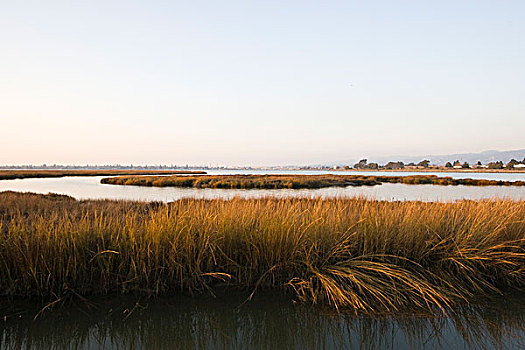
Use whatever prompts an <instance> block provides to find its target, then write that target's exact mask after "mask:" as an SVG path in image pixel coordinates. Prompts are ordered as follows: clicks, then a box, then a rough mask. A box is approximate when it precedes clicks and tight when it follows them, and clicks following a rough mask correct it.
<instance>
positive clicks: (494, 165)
mask: <svg viewBox="0 0 525 350" xmlns="http://www.w3.org/2000/svg"><path fill="white" fill-rule="evenodd" d="M518 164H524V165H525V158H523V160H522V161H521V162H520V161H517V160H516V159H511V160H510V161H509V162H508V163H507V164H505V163H503V162H502V161H495V162H489V163H488V164H487V165H486V166H485V168H488V169H513V168H514V167H515V166H516V165H518ZM430 166H431V164H430V161H429V160H428V159H424V160H422V161H420V162H419V163H417V164H416V163H413V162H411V163H408V164H404V163H403V162H401V161H398V162H393V161H391V162H388V163H386V164H384V165H379V164H378V163H368V159H366V158H363V159H361V160H360V161H359V162H357V163H355V164H354V166H353V168H354V169H371V170H374V169H404V168H405V167H418V168H429V167H430ZM481 167H483V164H482V163H481V161H478V162H476V164H475V165H474V166H473V168H481ZM344 168H346V169H350V168H351V167H349V166H346V167H344ZM445 168H456V169H470V168H472V167H471V165H470V164H469V163H468V162H463V163H461V162H460V161H459V159H457V160H455V161H453V162H447V163H446V164H445Z"/></svg>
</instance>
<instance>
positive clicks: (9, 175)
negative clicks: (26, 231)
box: [0, 170, 206, 180]
mask: <svg viewBox="0 0 525 350" xmlns="http://www.w3.org/2000/svg"><path fill="white" fill-rule="evenodd" d="M161 174H165V175H171V174H206V172H204V171H185V170H0V180H12V179H28V178H42V177H64V176H111V175H161Z"/></svg>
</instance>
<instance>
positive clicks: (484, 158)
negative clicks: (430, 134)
mask: <svg viewBox="0 0 525 350" xmlns="http://www.w3.org/2000/svg"><path fill="white" fill-rule="evenodd" d="M363 158H367V157H363ZM523 158H525V149H518V150H513V151H495V150H490V151H484V152H479V153H456V154H442V155H426V156H425V155H423V156H389V157H370V158H368V162H369V163H370V162H375V163H379V164H385V163H387V162H389V161H402V162H404V163H405V164H406V163H410V162H414V163H416V164H417V162H419V161H421V160H423V159H428V160H430V163H431V164H436V165H445V164H446V162H453V161H455V160H459V161H460V162H462V163H463V162H468V163H471V164H473V163H476V162H478V161H481V163H483V164H487V163H489V162H494V161H497V160H501V161H503V162H504V163H506V162H508V161H510V160H511V159H516V160H518V161H522V160H523ZM357 161H358V159H355V160H351V161H348V162H345V163H343V164H344V165H353V164H355V163H356V162H357Z"/></svg>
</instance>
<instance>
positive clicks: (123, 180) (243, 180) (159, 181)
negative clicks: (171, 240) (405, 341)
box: [101, 175, 525, 189]
mask: <svg viewBox="0 0 525 350" xmlns="http://www.w3.org/2000/svg"><path fill="white" fill-rule="evenodd" d="M101 182H102V183H103V184H111V185H132V186H155V187H197V188H229V189H232V188H245V189H251V188H263V189H279V188H324V187H346V186H374V185H380V184H381V183H384V182H388V183H402V184H407V185H423V184H431V185H445V186H446V185H466V186H525V181H499V180H481V179H480V180H478V179H453V178H451V177H437V176H436V175H415V176H367V175H206V176H202V175H199V176H177V175H174V176H119V177H112V178H105V179H102V180H101Z"/></svg>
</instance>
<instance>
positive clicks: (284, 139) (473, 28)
mask: <svg viewBox="0 0 525 350" xmlns="http://www.w3.org/2000/svg"><path fill="white" fill-rule="evenodd" d="M0 122H1V124H0V125H1V137H0V149H1V151H0V164H22V163H38V164H40V163H44V162H45V163H69V164H85V163H128V164H129V163H133V164H153V163H155V164H156V163H167V164H171V163H176V164H186V163H189V164H212V165H216V164H244V165H264V164H305V163H322V162H333V161H337V160H342V159H353V158H357V157H362V156H363V157H365V156H368V157H372V156H384V155H393V154H407V155H418V154H432V153H434V154H443V153H460V152H477V151H482V150H487V149H499V150H507V149H517V148H525V141H524V140H525V137H524V134H525V2H524V1H501V0H494V1H317V2H309V1H304V0H303V1H275V2H273V1H258V2H254V1H251V2H250V1H184V2H177V1H2V0H0Z"/></svg>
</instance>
